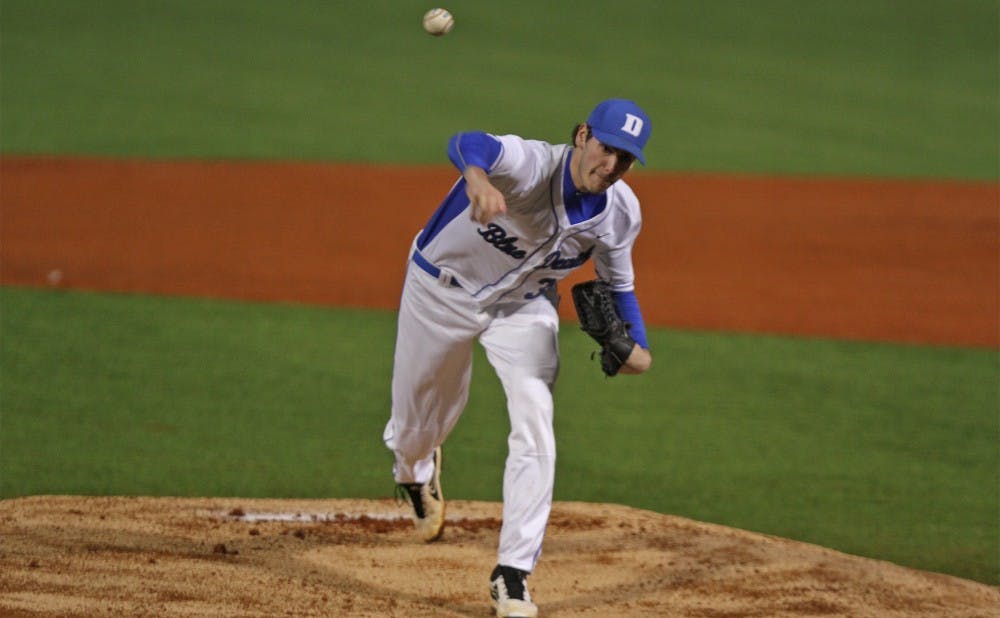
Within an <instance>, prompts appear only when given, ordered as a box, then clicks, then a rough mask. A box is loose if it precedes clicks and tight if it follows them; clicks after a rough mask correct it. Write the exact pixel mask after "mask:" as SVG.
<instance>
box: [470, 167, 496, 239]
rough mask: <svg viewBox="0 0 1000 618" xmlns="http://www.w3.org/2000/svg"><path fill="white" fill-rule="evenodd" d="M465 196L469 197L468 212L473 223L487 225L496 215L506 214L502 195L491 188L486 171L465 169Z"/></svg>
mask: <svg viewBox="0 0 1000 618" xmlns="http://www.w3.org/2000/svg"><path fill="white" fill-rule="evenodd" d="M463 176H464V177H465V194H466V195H467V196H469V202H470V204H469V212H470V216H471V217H472V220H473V221H477V222H479V223H482V224H483V225H485V224H487V223H489V222H490V221H491V220H492V219H493V218H494V217H496V216H497V215H502V214H506V213H507V201H506V200H505V199H504V197H503V193H500V190H499V189H497V188H496V187H494V186H493V183H491V182H490V178H489V176H487V175H486V170H484V169H483V168H481V167H476V166H474V165H470V166H468V167H466V168H465V172H464V173H463Z"/></svg>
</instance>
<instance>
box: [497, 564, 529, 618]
mask: <svg viewBox="0 0 1000 618" xmlns="http://www.w3.org/2000/svg"><path fill="white" fill-rule="evenodd" d="M527 577H528V574H527V573H526V572H525V571H522V570H520V569H515V568H514V567H509V566H501V565H499V564H498V565H497V566H496V568H495V569H493V574H492V575H490V596H491V597H493V607H494V608H495V609H496V610H497V616H499V617H501V618H535V616H537V615H538V606H537V605H535V604H534V603H532V602H531V595H530V594H528V582H527V581H525V580H526V579H527Z"/></svg>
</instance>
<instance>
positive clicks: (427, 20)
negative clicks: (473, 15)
mask: <svg viewBox="0 0 1000 618" xmlns="http://www.w3.org/2000/svg"><path fill="white" fill-rule="evenodd" d="M454 27H455V18H454V17H452V16H451V13H449V12H448V11H446V10H444V9H431V10H429V11H427V12H426V13H424V30H426V31H427V34H430V35H433V36H444V35H446V34H448V33H449V32H451V29H452V28H454Z"/></svg>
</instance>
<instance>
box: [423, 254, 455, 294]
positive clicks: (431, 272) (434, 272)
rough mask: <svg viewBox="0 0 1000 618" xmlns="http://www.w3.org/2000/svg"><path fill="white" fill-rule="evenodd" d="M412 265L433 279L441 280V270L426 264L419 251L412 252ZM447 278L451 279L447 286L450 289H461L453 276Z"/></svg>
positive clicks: (425, 259)
mask: <svg viewBox="0 0 1000 618" xmlns="http://www.w3.org/2000/svg"><path fill="white" fill-rule="evenodd" d="M413 263H414V264H416V265H417V266H419V267H420V270H422V271H424V272H425V273H427V274H428V275H430V276H432V277H434V278H435V279H437V280H439V281H440V280H441V269H440V268H438V267H437V266H435V265H434V264H431V263H430V262H428V261H427V258H425V257H424V256H422V255H420V252H419V251H416V250H414V251H413ZM449 278H450V279H451V281H450V282H449V285H451V286H452V287H455V288H460V287H462V286H461V285H459V284H458V281H455V277H454V276H449Z"/></svg>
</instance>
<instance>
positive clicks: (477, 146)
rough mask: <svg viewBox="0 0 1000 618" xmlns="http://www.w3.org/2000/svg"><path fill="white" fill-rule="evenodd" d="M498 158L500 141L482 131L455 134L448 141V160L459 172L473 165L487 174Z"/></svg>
mask: <svg viewBox="0 0 1000 618" xmlns="http://www.w3.org/2000/svg"><path fill="white" fill-rule="evenodd" d="M499 156H500V140H498V139H497V138H495V137H493V136H492V135H488V134H486V133H483V132H482V131H471V132H468V133H456V134H455V135H452V136H451V139H450V140H448V158H449V159H451V162H452V163H454V164H455V167H457V168H458V170H459V171H460V172H464V171H465V168H466V166H469V165H475V166H476V167H481V168H483V169H484V170H486V173H487V174H488V173H490V170H491V169H492V167H493V164H494V163H495V162H496V160H497V157H499Z"/></svg>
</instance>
